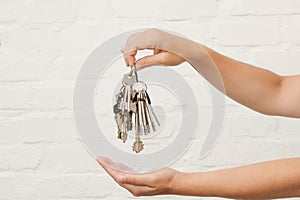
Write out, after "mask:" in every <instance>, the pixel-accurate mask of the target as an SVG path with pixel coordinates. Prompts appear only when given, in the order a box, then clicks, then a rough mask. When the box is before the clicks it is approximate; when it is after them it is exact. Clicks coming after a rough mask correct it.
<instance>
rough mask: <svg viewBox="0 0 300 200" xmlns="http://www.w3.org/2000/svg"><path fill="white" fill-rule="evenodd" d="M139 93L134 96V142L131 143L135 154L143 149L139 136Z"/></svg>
mask: <svg viewBox="0 0 300 200" xmlns="http://www.w3.org/2000/svg"><path fill="white" fill-rule="evenodd" d="M139 96H140V95H139V93H136V94H135V97H134V102H135V103H136V113H135V142H134V143H133V146H132V149H133V151H135V152H136V153H139V152H141V151H142V150H143V149H144V144H143V142H142V141H141V138H140V134H141V123H140V122H141V120H140V112H141V111H140V106H139V104H138V103H139V102H138V101H139V100H138V99H139Z"/></svg>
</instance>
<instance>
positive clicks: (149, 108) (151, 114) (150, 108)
mask: <svg viewBox="0 0 300 200" xmlns="http://www.w3.org/2000/svg"><path fill="white" fill-rule="evenodd" d="M145 95H146V100H145V103H146V107H147V109H148V111H149V116H150V118H154V119H155V121H156V124H157V125H158V126H160V123H159V120H158V118H157V116H156V114H155V112H154V110H153V108H152V106H151V100H150V97H149V95H148V93H147V91H145Z"/></svg>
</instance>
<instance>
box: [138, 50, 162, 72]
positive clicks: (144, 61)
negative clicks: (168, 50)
mask: <svg viewBox="0 0 300 200" xmlns="http://www.w3.org/2000/svg"><path fill="white" fill-rule="evenodd" d="M163 56H164V55H163V53H159V54H154V55H149V56H145V57H143V58H140V59H138V60H137V61H136V63H135V65H136V69H137V70H140V69H144V68H146V67H150V66H153V65H162V64H163V59H164V58H163Z"/></svg>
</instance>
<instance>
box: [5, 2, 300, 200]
mask: <svg viewBox="0 0 300 200" xmlns="http://www.w3.org/2000/svg"><path fill="white" fill-rule="evenodd" d="M299 2H300V1H297V0H286V1H280V0H251V1H250V0H248V1H247V0H234V1H223V0H222V1H216V0H186V1H174V0H172V1H171V0H163V1H158V0H154V1H139V0H132V1H121V0H103V1H97V0H51V1H46V0H26V1H22V0H1V1H0V199H1V200H2V199H3V200H4V199H5V200H7V199H28V200H40V199H45V200H48V199H49V200H50V199H51V200H68V199H75V200H76V199H89V200H95V199H112V200H116V199H134V198H133V197H132V196H131V195H130V194H129V193H128V192H127V191H125V190H124V189H122V188H120V187H119V186H118V185H117V184H116V183H114V182H113V181H112V179H111V178H110V177H109V176H108V175H107V174H106V173H105V172H104V170H102V169H101V168H100V167H99V166H98V164H97V163H96V162H95V160H94V159H93V158H92V157H91V156H90V155H89V154H88V153H87V152H86V151H85V150H84V148H83V147H82V145H81V143H80V141H79V138H78V136H77V132H76V128H75V124H74V120H73V114H72V104H73V102H72V95H73V89H74V83H75V80H76V77H77V75H78V73H79V70H80V67H81V65H82V64H83V62H84V61H85V59H86V58H87V56H88V55H89V54H90V53H91V52H92V51H93V50H94V49H95V48H96V47H97V46H98V45H99V44H101V43H102V42H104V41H106V40H107V39H109V38H111V37H112V36H115V35H117V34H119V33H121V32H124V31H129V30H133V29H137V28H146V27H157V28H163V29H170V30H173V31H175V32H179V33H181V34H183V35H186V36H187V37H189V38H191V39H193V40H196V41H198V42H202V43H204V44H206V45H208V46H210V47H212V48H214V49H216V50H217V51H220V52H221V53H223V54H225V55H228V56H231V57H233V58H235V59H239V60H243V61H245V62H249V63H251V64H254V65H257V66H260V67H262V68H265V69H269V70H272V71H274V72H276V73H280V74H297V73H298V74H299V73H300V68H299V66H300V64H299V59H298V58H299V54H300V46H299V44H300V37H299V35H300V23H299V21H300V15H299V14H300V5H299ZM183 71H184V70H183ZM184 77H185V78H186V79H187V80H196V77H195V74H193V75H190V74H189V73H186V74H184ZM202 81H203V80H202ZM192 85H194V86H198V85H201V84H200V83H194V84H192ZM197 96H199V97H200V99H201V94H198V95H197ZM202 98H203V101H204V98H206V100H207V99H209V98H208V96H205V97H204V96H202ZM206 100H205V102H203V105H206V106H207V105H209V102H206ZM226 104H227V110H226V118H225V124H224V128H223V131H222V136H221V137H220V139H219V141H218V144H217V146H216V147H215V149H214V150H213V151H212V152H211V153H210V154H209V156H207V157H206V158H205V159H200V158H199V153H200V152H199V151H200V149H199V146H200V145H201V144H202V141H201V140H199V141H194V143H193V145H192V146H191V148H190V149H189V150H188V151H187V153H186V154H185V155H184V156H183V158H182V159H180V160H178V162H177V163H175V164H174V167H176V169H180V170H182V171H205V170H214V169H221V168H226V167H231V166H240V165H244V164H249V163H254V162H259V161H264V160H271V159H277V158H284V157H293V156H299V152H300V145H299V144H300V137H299V130H300V125H299V124H300V121H299V120H298V119H289V118H282V117H270V116H264V115H261V114H257V113H255V112H253V111H250V110H249V109H247V108H244V107H243V106H241V105H239V104H237V103H236V102H234V101H231V100H226ZM99 114H100V115H101V113H99ZM100 117H101V116H100ZM102 117H103V118H105V117H106V118H107V117H108V116H107V115H103V116H102ZM203 122H209V119H207V121H203ZM161 198H162V199H182V197H175V196H164V197H153V198H152V197H150V198H145V199H161ZM186 198H187V199H199V198H195V197H184V199H186ZM201 199H206V198H201Z"/></svg>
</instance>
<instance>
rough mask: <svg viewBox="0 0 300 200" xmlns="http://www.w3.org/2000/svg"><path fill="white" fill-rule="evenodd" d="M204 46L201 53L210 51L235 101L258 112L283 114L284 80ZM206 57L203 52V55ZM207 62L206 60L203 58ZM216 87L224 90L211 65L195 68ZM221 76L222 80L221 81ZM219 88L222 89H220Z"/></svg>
mask: <svg viewBox="0 0 300 200" xmlns="http://www.w3.org/2000/svg"><path fill="white" fill-rule="evenodd" d="M199 46H200V52H202V51H203V50H204V51H206V52H207V54H208V55H209V57H210V58H211V62H213V63H214V64H215V66H214V68H217V71H218V73H219V75H220V77H221V79H222V82H223V84H224V85H223V87H224V88H223V90H224V93H226V95H227V96H228V97H230V98H232V99H234V100H235V101H237V102H239V103H241V104H243V105H245V106H247V107H249V108H251V109H253V110H256V111H258V112H261V113H264V114H269V115H281V111H280V110H279V109H277V108H278V106H277V105H276V104H277V103H278V99H279V96H280V88H281V83H282V77H281V76H279V75H277V74H274V73H272V72H270V71H268V70H264V69H261V68H257V67H255V66H252V65H249V64H246V63H242V62H239V61H236V60H234V59H231V58H229V57H226V56H224V55H221V54H219V53H217V52H215V51H213V50H211V49H209V48H208V47H205V46H203V45H199ZM200 54H201V55H202V53H200ZM202 59H203V58H202ZM193 66H194V68H195V69H196V70H197V71H198V72H200V73H201V74H202V75H203V76H204V77H205V78H206V79H207V80H208V81H209V82H211V83H212V84H213V85H215V86H217V87H220V83H217V82H216V81H214V80H215V79H217V78H218V77H216V75H214V76H212V75H211V74H216V73H217V72H213V71H211V70H210V69H207V67H210V68H213V67H212V64H207V66H198V65H197V62H196V65H193ZM220 77H219V79H220ZM218 85H219V86H218Z"/></svg>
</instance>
